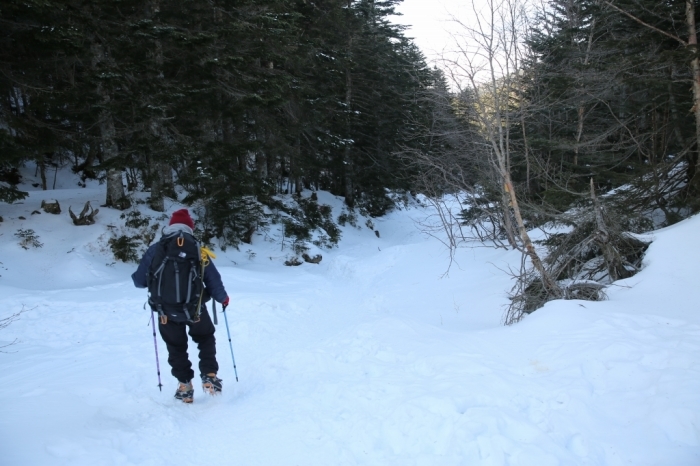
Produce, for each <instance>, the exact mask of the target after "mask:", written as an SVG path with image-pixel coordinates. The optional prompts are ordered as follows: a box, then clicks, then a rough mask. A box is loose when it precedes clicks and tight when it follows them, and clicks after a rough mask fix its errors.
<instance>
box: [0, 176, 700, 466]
mask: <svg viewBox="0 0 700 466" xmlns="http://www.w3.org/2000/svg"><path fill="white" fill-rule="evenodd" d="M322 194H323V195H324V197H322V199H321V202H326V203H331V202H333V201H334V200H333V199H332V196H330V195H327V194H325V193H322ZM51 195H53V196H60V195H61V192H59V191H56V192H52V193H51ZM64 195H66V196H69V197H70V198H71V199H73V205H74V206H76V205H78V204H80V202H83V198H84V197H86V196H88V197H89V196H92V197H95V193H94V192H90V191H89V190H87V191H85V192H84V191H78V192H76V193H74V192H73V191H69V192H68V193H64ZM35 196H36V193H32V198H31V199H30V201H32V202H35V201H36V199H37V198H36V197H35ZM80 196H83V197H80ZM334 207H335V208H336V209H340V205H339V204H338V203H336V204H334ZM13 208H14V209H19V208H20V207H16V206H4V207H3V209H6V210H9V212H10V214H12V212H14V211H13V210H12V209H13ZM173 210H174V209H173ZM337 212H339V210H338V211H337ZM417 212H419V210H417V209H414V210H408V211H397V212H394V213H392V214H390V215H389V216H388V217H386V218H383V219H378V220H376V221H375V224H376V228H377V229H379V230H380V231H381V233H382V235H381V238H376V237H375V236H374V234H373V232H372V231H370V230H368V229H366V228H363V229H354V228H352V227H347V228H345V229H344V240H343V241H344V242H343V243H341V246H340V248H338V249H335V250H333V251H324V252H323V254H324V259H323V261H322V262H321V264H319V265H310V264H304V265H303V266H301V267H283V266H281V265H280V261H279V260H277V261H273V260H270V259H268V257H269V256H272V255H274V254H277V255H279V251H278V249H276V248H278V245H272V244H269V245H268V244H266V243H264V242H262V241H261V242H260V244H259V245H258V246H257V249H256V250H257V251H258V254H257V257H256V258H255V259H254V260H252V261H251V260H247V259H245V254H244V253H242V252H236V251H230V252H227V253H221V254H220V257H219V258H218V259H217V261H216V262H217V266H218V267H219V270H220V271H221V273H222V276H223V278H224V282H225V284H226V286H227V289H228V292H229V294H230V296H231V303H232V304H231V306H230V307H229V309H228V310H227V313H226V314H227V317H228V320H229V324H230V330H231V337H232V342H233V349H234V352H235V356H236V363H237V367H238V374H239V377H240V382H238V383H236V381H235V377H234V374H233V367H232V364H231V358H230V352H229V345H228V338H227V335H226V329H225V328H224V325H225V324H224V316H223V315H222V314H221V309H220V307H219V325H218V328H217V340H218V341H217V348H218V354H219V363H220V366H221V369H220V376H221V377H222V379H223V380H224V392H223V394H222V395H221V396H219V397H216V398H211V397H205V396H204V395H203V394H202V391H201V388H200V387H199V386H198V385H197V384H195V402H194V404H193V405H189V406H188V405H182V404H179V403H176V402H175V401H174V400H173V398H172V394H173V392H174V390H175V380H174V378H172V377H171V376H170V374H169V367H168V365H167V361H166V359H167V353H166V350H165V345H164V344H163V342H162V341H160V337H158V351H159V354H160V367H161V376H162V380H163V385H164V387H163V391H162V392H160V391H159V390H158V388H157V375H156V368H155V354H154V347H153V334H152V329H151V327H150V314H149V312H148V311H145V310H144V309H143V305H144V301H145V293H144V292H143V290H137V289H135V288H134V287H133V285H132V283H131V280H130V278H129V274H130V273H131V272H132V271H133V270H134V269H135V266H133V265H132V264H128V265H125V264H115V265H111V266H107V265H105V264H107V263H109V258H108V257H107V256H104V255H100V254H99V253H96V252H94V251H95V250H94V247H95V244H94V243H95V238H94V236H95V233H94V231H95V230H94V229H93V230H89V228H86V227H83V229H82V230H81V229H76V228H75V227H72V226H65V219H62V218H61V217H58V216H57V217H53V218H48V219H46V218H42V222H46V223H42V225H44V228H45V230H43V231H44V234H42V233H39V235H40V237H41V238H42V239H44V236H45V235H48V234H49V233H51V234H52V238H51V239H50V240H49V238H48V237H47V238H46V243H47V244H46V245H45V246H44V249H42V250H29V251H23V250H21V249H19V248H18V247H17V246H16V244H15V243H14V242H13V241H5V243H4V245H2V246H0V253H2V254H3V256H2V259H0V260H1V261H2V263H3V266H4V267H5V268H6V269H7V270H4V271H3V273H1V275H2V278H0V306H1V309H3V312H4V313H5V314H2V316H4V315H8V314H9V313H10V311H12V312H16V311H17V310H19V309H21V308H22V307H24V308H25V309H27V311H26V312H24V313H23V314H22V315H21V316H20V318H19V319H18V320H16V321H15V322H13V323H12V325H11V326H9V327H7V328H6V329H4V330H2V332H1V333H0V340H1V341H0V345H2V344H3V342H8V343H9V342H10V341H12V340H13V339H14V338H18V339H19V340H20V341H19V342H18V343H17V344H15V345H13V346H11V347H8V348H5V351H11V352H7V353H0V364H2V368H3V371H2V372H1V373H0V393H1V394H2V396H1V398H0V399H2V402H1V403H2V406H1V410H2V411H1V412H2V416H0V452H1V454H0V464H2V465H8V466H11V465H22V466H28V465H51V466H54V465H55V466H59V465H71V466H75V465H90V466H95V465H172V464H192V465H200V464H201V465H204V464H227V465H246V466H248V465H397V466H398V465H401V466H403V465H426V466H427V465H430V466H434V465H439V466H442V465H485V466H501V465H512V466H533V465H537V466H549V465H552V466H554V465H610V466H613V465H614V466H617V465H635V466H643V465H672V466H686V465H687V466H691V465H698V464H700V430H699V429H700V427H699V426H700V422H699V421H700V318H698V307H697V303H698V302H699V301H698V300H699V299H700V291H697V287H696V286H695V282H696V281H697V274H696V273H695V267H696V264H697V263H698V262H699V261H700V252H699V251H698V248H697V245H696V244H695V241H694V237H695V233H694V232H695V231H697V228H698V226H700V218H694V219H691V220H689V221H686V222H683V223H682V224H679V225H676V226H674V227H672V228H669V229H666V230H665V231H662V232H658V233H657V234H656V235H655V237H656V239H657V241H656V242H655V243H654V244H653V245H652V247H651V248H650V250H649V253H648V256H647V260H646V262H647V266H648V267H647V268H646V269H645V270H643V271H642V272H641V273H640V274H639V275H637V276H635V277H633V278H631V279H628V280H626V281H624V282H620V283H619V284H618V286H616V287H614V288H612V289H611V290H610V291H609V297H610V299H609V300H608V301H604V302H599V303H591V302H582V301H567V302H553V303H549V304H548V305H547V306H545V307H544V308H543V309H541V310H538V311H537V312H535V313H534V314H532V315H531V316H529V317H527V318H526V319H525V320H523V321H522V322H521V323H520V324H517V325H514V326H510V327H503V326H501V325H500V319H501V317H502V313H503V310H504V307H503V306H504V305H505V304H506V303H507V297H506V292H507V291H508V290H509V289H510V285H511V283H510V279H509V277H508V276H507V275H506V274H504V273H503V272H502V271H500V270H498V268H499V267H500V268H503V267H504V266H505V264H508V263H511V264H517V262H518V257H517V254H515V253H513V252H504V251H502V250H496V249H488V248H475V249H465V250H460V251H459V252H458V255H457V257H456V259H457V264H455V265H453V266H452V268H451V269H450V270H449V273H447V274H445V272H446V268H447V262H448V258H447V253H446V251H445V250H444V248H443V246H442V245H440V244H439V243H438V242H437V241H436V240H432V239H428V238H426V237H424V236H422V235H420V234H419V233H417V232H416V230H414V229H413V228H415V226H414V224H413V220H412V219H411V218H410V216H412V215H417ZM15 214H16V212H15ZM3 215H4V216H5V218H6V222H5V225H6V226H7V224H8V213H7V212H4V213H3ZM110 215H111V216H112V217H109V216H110ZM117 215H118V214H117V213H111V212H109V211H107V212H104V213H103V212H100V214H99V215H98V219H100V218H102V219H103V220H102V221H103V222H107V221H108V220H109V219H112V218H114V219H116V217H117ZM9 217H12V215H9ZM44 217H46V215H44ZM114 221H115V222H116V220H114ZM27 222H28V221H25V222H24V223H23V224H26V223H27ZM59 222H63V224H59ZM17 225H19V223H16V224H13V227H15V229H16V228H19V226H17ZM3 228H5V231H4V235H5V238H6V239H7V238H8V236H9V235H10V234H11V232H12V231H14V230H12V229H11V228H6V227H3ZM35 230H37V231H38V232H39V229H38V228H35ZM90 235H93V236H90ZM49 242H52V245H51V246H49V244H48V243H49ZM88 243H89V244H92V246H90V247H91V248H93V249H90V248H87V247H86V246H85V245H86V244H88ZM266 247H267V249H265V248H266ZM49 248H51V249H49ZM71 248H75V249H74V250H72V252H68V251H70V250H71ZM273 248H275V249H276V251H273ZM91 251H92V252H91ZM44 253H49V256H48V257H49V259H48V260H47V256H46V255H44ZM54 256H55V258H53V257H54ZM57 256H61V257H57ZM233 261H235V262H236V264H237V265H234V264H232V262H233ZM679 264H680V265H679ZM35 267H36V268H37V270H35ZM42 267H43V268H42ZM2 316H0V317H2ZM190 348H191V351H190V356H191V359H193V360H194V361H195V364H196V354H195V353H196V351H195V352H193V351H192V346H191V347H190ZM195 370H196V369H195Z"/></svg>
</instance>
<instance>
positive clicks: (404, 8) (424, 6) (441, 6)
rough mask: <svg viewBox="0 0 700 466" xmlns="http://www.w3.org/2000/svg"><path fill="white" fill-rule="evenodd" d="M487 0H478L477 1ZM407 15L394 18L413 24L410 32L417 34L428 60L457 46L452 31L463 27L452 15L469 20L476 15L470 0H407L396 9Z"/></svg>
mask: <svg viewBox="0 0 700 466" xmlns="http://www.w3.org/2000/svg"><path fill="white" fill-rule="evenodd" d="M482 1H483V0H476V3H477V5H478V4H479V3H481V2H482ZM396 10H397V11H398V12H400V13H402V15H403V16H395V17H393V18H392V20H393V22H395V23H397V24H405V25H410V26H411V27H410V29H408V30H407V31H406V36H408V37H413V38H414V42H415V43H416V44H417V45H418V47H420V49H421V50H422V51H423V53H424V54H425V56H426V57H427V58H428V61H429V62H430V61H432V59H434V58H435V57H436V56H438V55H439V54H440V53H441V52H444V51H447V50H449V49H451V48H453V40H452V38H451V35H450V34H451V33H454V32H458V31H459V27H458V26H457V25H456V24H455V23H454V21H453V20H452V17H453V16H454V17H456V18H458V19H459V20H460V21H463V22H468V21H469V18H470V17H471V16H473V10H472V2H471V1H469V0H404V1H403V3H402V4H401V5H399V6H398V7H397V9H396Z"/></svg>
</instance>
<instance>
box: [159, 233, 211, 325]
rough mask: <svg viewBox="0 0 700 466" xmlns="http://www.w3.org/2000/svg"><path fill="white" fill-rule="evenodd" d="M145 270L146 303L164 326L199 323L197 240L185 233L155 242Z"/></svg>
mask: <svg viewBox="0 0 700 466" xmlns="http://www.w3.org/2000/svg"><path fill="white" fill-rule="evenodd" d="M157 244H158V246H157V248H156V252H155V254H154V256H153V260H152V261H151V265H150V266H149V268H148V279H147V283H148V294H149V297H148V302H149V304H150V305H151V308H153V309H154V310H155V311H157V312H158V314H159V315H160V316H161V320H162V321H163V320H164V321H165V322H167V320H172V321H173V322H197V321H199V314H200V308H201V305H202V297H203V294H204V283H203V273H204V267H203V264H202V257H201V251H200V249H199V244H198V243H197V240H196V239H195V238H194V237H193V236H192V235H190V234H189V233H185V232H178V233H174V234H172V235H168V236H164V237H163V238H161V239H160V241H158V243H157Z"/></svg>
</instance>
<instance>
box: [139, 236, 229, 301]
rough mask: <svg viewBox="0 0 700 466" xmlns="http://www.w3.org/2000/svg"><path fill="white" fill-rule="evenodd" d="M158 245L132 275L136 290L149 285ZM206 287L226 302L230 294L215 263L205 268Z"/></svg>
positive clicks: (218, 299) (210, 263)
mask: <svg viewBox="0 0 700 466" xmlns="http://www.w3.org/2000/svg"><path fill="white" fill-rule="evenodd" d="M157 247H158V243H154V244H152V245H151V246H150V247H149V248H148V250H147V251H146V253H145V254H144V255H143V257H142V258H141V262H140V263H139V267H138V269H136V272H134V273H133V274H132V275H131V279H132V280H133V281H134V285H135V286H136V288H146V287H147V286H148V283H147V282H146V280H147V279H148V268H149V266H150V265H151V262H152V261H153V256H154V255H155V253H156V248H157ZM204 287H205V288H206V289H207V292H208V293H209V295H210V296H211V297H212V298H214V299H215V300H217V301H218V302H220V303H223V302H224V300H226V297H227V296H228V294H227V293H226V289H225V288H224V284H223V282H222V281H221V274H219V271H218V270H216V266H215V265H214V262H212V261H209V265H207V266H206V267H205V268H204Z"/></svg>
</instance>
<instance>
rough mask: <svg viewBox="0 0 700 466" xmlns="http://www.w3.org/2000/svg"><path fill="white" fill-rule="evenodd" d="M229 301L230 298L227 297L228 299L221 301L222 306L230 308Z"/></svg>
mask: <svg viewBox="0 0 700 466" xmlns="http://www.w3.org/2000/svg"><path fill="white" fill-rule="evenodd" d="M228 301H229V298H228V296H226V299H224V300H223V301H221V305H222V306H224V307H226V306H228Z"/></svg>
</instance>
